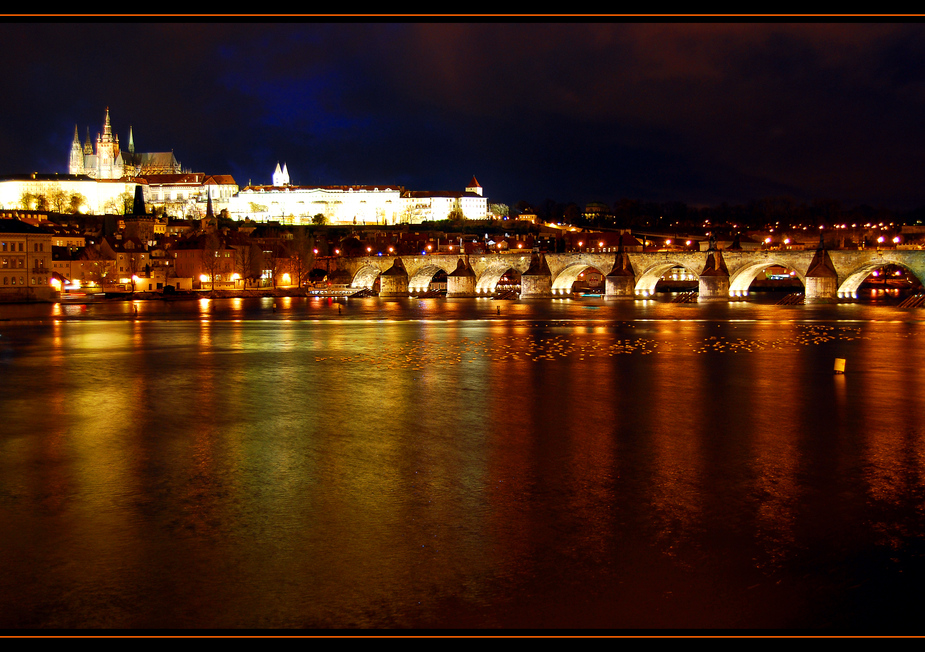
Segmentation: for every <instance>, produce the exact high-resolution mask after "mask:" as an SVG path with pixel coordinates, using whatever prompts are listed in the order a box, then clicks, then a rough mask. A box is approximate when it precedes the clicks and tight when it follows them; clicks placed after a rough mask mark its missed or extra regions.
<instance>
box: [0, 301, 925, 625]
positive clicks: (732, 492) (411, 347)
mask: <svg viewBox="0 0 925 652" xmlns="http://www.w3.org/2000/svg"><path fill="white" fill-rule="evenodd" d="M300 305H301V304H293V305H284V304H283V305H281V311H283V310H297V309H298V308H299V306H300ZM204 307H205V308H207V307H208V303H207V302H206V303H204V304H203V303H200V310H203V309H204ZM515 309H516V307H515V306H512V307H510V308H506V310H508V311H513V310H515ZM386 313H387V314H391V313H390V312H389V309H388V308H387V309H386ZM204 314H205V313H204ZM394 314H395V316H396V318H397V317H398V316H399V315H400V312H395V313H394ZM281 317H282V318H280V319H277V320H275V321H274V322H272V323H268V322H251V323H248V322H246V321H229V322H216V321H213V320H211V319H208V318H203V319H197V320H195V321H191V322H189V323H186V324H181V323H157V322H152V321H146V320H138V321H135V322H114V323H68V322H65V321H60V322H57V321H56V322H54V323H53V324H52V325H51V327H50V331H49V333H48V339H47V350H46V351H45V352H38V353H36V354H35V357H34V358H29V357H25V358H23V359H22V361H21V362H20V361H19V359H17V360H16V361H15V364H16V365H20V364H25V365H29V367H28V368H29V369H30V371H31V372H32V373H37V374H38V376H39V377H40V378H41V381H42V382H47V383H48V385H49V388H50V389H49V390H48V393H47V395H46V397H45V400H43V403H42V408H43V412H44V413H43V414H39V415H38V417H37V418H38V423H39V424H40V428H39V430H40V432H41V434H37V433H36V429H35V428H34V426H33V427H31V428H30V426H29V425H28V423H27V420H26V418H25V417H23V416H22V415H20V416H17V415H16V413H14V414H13V415H10V416H11V418H10V420H9V421H8V423H9V424H10V426H9V428H10V430H8V434H7V435H5V436H4V438H3V439H2V440H0V441H2V444H0V445H2V450H0V465H2V467H0V471H2V472H3V473H2V475H0V477H3V478H5V482H6V483H7V484H6V485H5V486H6V487H10V486H14V487H17V489H16V496H17V497H16V501H15V502H10V501H9V500H8V499H7V500H6V502H5V503H4V506H5V511H6V512H7V513H9V514H10V516H11V519H12V522H15V523H17V525H18V527H19V528H21V529H25V530H26V531H35V532H41V533H42V537H39V536H38V535H32V538H34V539H36V544H37V551H36V552H35V553H33V554H35V555H36V559H38V558H41V559H42V560H43V562H44V563H46V564H47V563H48V561H49V560H50V561H51V566H52V567H53V568H54V569H55V571H54V577H55V578H56V579H55V582H54V583H53V584H52V585H50V584H45V585H44V586H45V589H47V590H50V589H51V588H53V587H56V586H58V585H60V584H61V583H69V582H70V583H74V584H77V585H84V586H86V585H87V584H88V583H92V582H97V583H99V585H100V586H103V587H106V589H105V590H106V591H109V592H111V593H114V594H118V595H120V596H128V597H129V598H131V597H133V596H132V592H133V591H134V590H135V589H133V588H132V586H133V584H134V585H137V586H138V587H142V588H143V589H144V590H145V591H152V592H153V593H154V596H155V597H153V598H151V597H150V596H149V597H148V599H154V600H157V601H160V603H161V605H162V606H164V605H166V604H168V603H171V602H175V603H176V605H173V606H170V607H169V608H164V612H165V613H168V614H170V618H172V619H174V620H173V622H174V623H176V622H180V623H186V622H188V621H185V620H183V618H184V616H182V615H181V611H182V606H180V605H181V603H182V602H183V601H184V600H194V601H195V602H196V604H197V605H199V606H197V608H196V613H197V617H198V618H201V619H202V620H201V621H200V622H201V623H202V624H203V625H204V626H208V624H209V623H213V624H214V623H231V624H234V623H235V622H242V623H247V622H255V621H253V620H248V619H249V618H253V612H252V611H250V612H249V610H252V609H254V608H255V606H256V605H259V604H260V602H261V601H264V602H265V603H266V604H271V605H272V608H273V609H275V610H277V612H276V616H275V617H276V618H278V620H273V618H274V616H267V614H266V612H262V617H263V618H269V619H270V620H263V621H260V622H262V623H264V624H270V623H277V624H278V623H279V622H284V623H288V624H289V625H294V626H304V625H306V624H308V625H312V624H315V625H317V624H321V625H322V626H323V625H329V626H351V625H359V626H376V625H379V626H381V625H382V624H383V623H385V624H386V625H388V624H389V623H396V622H397V623H408V622H432V621H430V620H428V618H433V619H439V618H440V613H441V612H440V609H441V608H442V607H440V606H439V605H440V604H444V601H446V600H450V601H451V603H452V604H458V601H460V600H461V601H463V602H464V603H465V604H467V605H469V606H468V608H470V609H474V608H475V607H474V606H473V605H480V604H498V603H499V601H501V602H503V601H504V599H503V598H500V597H499V596H501V595H504V592H505V591H507V592H508V595H510V592H514V594H517V592H518V591H522V590H524V584H525V583H527V584H528V585H529V587H530V590H531V591H540V592H543V591H547V590H549V586H547V584H546V582H550V583H556V582H558V583H561V584H562V585H567V584H568V583H569V582H573V581H579V580H580V581H581V582H584V583H587V584H589V585H591V586H593V587H594V588H592V589H590V590H591V591H592V592H595V593H596V594H606V593H607V591H613V590H615V589H614V588H613V587H614V586H619V582H621V581H626V582H627V583H628V584H629V585H630V586H631V587H632V589H633V590H635V591H637V592H639V593H640V594H647V592H649V591H656V589H655V588H649V587H646V586H645V585H644V583H642V582H641V580H639V578H638V577H637V576H636V575H634V572H635V571H634V570H633V569H634V568H635V567H652V566H653V565H656V566H657V565H658V564H660V563H668V564H670V566H668V567H666V568H671V569H675V570H678V569H680V570H682V571H683V572H684V573H696V572H698V571H699V570H700V569H701V568H707V569H713V568H719V567H722V568H723V569H724V575H723V576H722V578H723V579H722V580H719V579H718V580H717V581H722V582H726V583H727V584H724V587H725V589H726V590H730V591H733V587H736V586H738V585H739V584H740V583H741V584H744V583H745V582H746V578H748V581H749V582H751V580H752V578H751V577H750V576H749V575H748V572H749V571H754V570H755V569H757V571H758V572H761V573H766V574H769V575H770V574H773V573H778V572H783V571H784V570H786V569H787V568H789V565H790V564H792V563H793V562H794V560H795V559H797V558H798V557H799V555H800V554H801V551H805V549H806V548H807V546H812V545H814V542H815V541H817V540H818V538H819V537H825V536H836V535H837V536H839V537H841V536H848V535H850V532H851V530H852V529H858V528H861V529H863V528H867V529H868V530H869V532H870V533H871V536H875V537H877V541H878V543H879V544H880V545H884V546H889V547H892V548H895V549H897V550H901V549H902V547H903V546H904V545H907V544H908V541H909V540H910V538H915V537H917V536H919V534H921V528H920V517H921V515H922V514H921V508H919V511H916V510H915V509H913V510H911V511H910V510H909V509H908V506H909V503H910V497H913V498H920V497H921V493H922V486H923V482H925V478H923V474H925V450H923V444H922V431H921V425H920V424H921V423H922V420H921V416H922V411H923V407H925V389H923V388H922V384H921V383H920V382H919V379H920V373H921V372H920V370H921V368H922V365H921V362H922V360H921V357H922V356H921V354H920V353H919V352H918V351H919V350H920V347H917V346H915V345H916V344H919V343H920V341H921V338H922V337H923V333H922V329H921V326H920V325H918V324H901V325H895V326H894V325H890V324H877V325H870V324H861V325H858V324H841V325H840V324H837V323H825V324H815V323H785V322H779V323H770V324H766V323H760V322H753V323H744V324H735V323H731V322H722V323H704V322H696V321H675V320H657V321H651V322H645V321H641V320H640V321H634V322H623V323H614V322H597V321H594V320H586V321H577V322H576V321H567V320H563V321H556V322H550V321H545V322H539V321H535V322H531V321H517V320H500V321H498V320H495V321H492V320H487V321H484V322H482V321H477V322H473V321H443V322H438V321H416V322H408V321H397V322H396V323H390V322H389V320H388V319H386V320H384V321H370V322H353V323H351V322H331V323H327V324H319V323H316V322H302V321H298V320H292V319H289V318H287V317H286V316H285V315H281ZM872 333H875V334H876V335H875V337H873V338H872ZM167 351H169V352H170V353H169V355H168V354H167V353H166V352H167ZM834 357H845V358H846V359H847V360H848V367H847V373H846V374H845V375H844V376H836V375H835V374H833V373H832V361H833V359H834ZM8 377H9V376H7V378H8ZM78 379H79V382H78ZM897 384H898V385H899V386H901V387H902V391H897V389H896V388H897ZM101 387H103V388H105V391H101ZM4 390H5V391H7V392H9V391H11V385H10V383H9V382H8V381H7V382H6V383H5V384H4ZM7 395H9V394H7ZM19 400H20V401H25V402H26V403H27V404H28V405H35V404H34V403H29V400H28V399H25V398H20V399H19ZM6 405H7V406H9V405H10V404H9V403H7V404H6ZM101 414H105V415H106V416H105V418H103V419H101V418H100V415H101ZM23 441H34V442H36V444H37V445H35V446H32V447H29V446H23V445H22V442H23ZM36 465H38V467H39V468H42V469H44V471H42V472H41V473H40V474H39V475H38V476H33V475H31V474H30V472H29V471H28V469H30V468H35V467H36ZM858 473H860V480H861V482H862V483H861V484H860V485H858V484H855V483H856V482H857V480H856V479H855V475H856V474H858ZM859 487H860V488H859ZM852 492H856V493H857V494H858V496H859V498H860V502H859V503H858V502H854V503H851V504H850V509H849V508H847V507H845V506H842V505H840V504H839V500H841V501H844V500H846V498H845V496H848V497H849V498H850V496H851V495H852ZM820 502H821V503H823V504H824V505H828V506H823V507H819V503H820ZM37 504H38V505H41V506H43V507H44V508H45V509H46V512H45V516H44V517H42V518H48V519H49V520H48V521H47V522H43V523H41V524H40V523H38V522H37V521H36V518H37V517H36V516H35V515H34V514H32V513H31V512H30V510H32V508H33V507H34V506H35V505H37ZM48 510H50V513H51V516H49V511H48ZM815 510H818V511H815ZM898 511H902V512H903V513H902V514H898V513H897V512H898ZM859 512H861V513H862V514H861V515H858V513H859ZM820 515H824V516H825V517H826V518H827V519H828V522H826V523H825V528H823V527H821V526H820V525H818V524H817V523H816V522H817V521H820V520H824V519H821V518H820ZM827 531H831V532H832V534H831V535H829V534H827V533H826V532H827ZM43 537H46V538H47V541H44V540H42V539H43ZM82 539H83V540H86V541H87V542H92V544H87V545H81V544H79V543H78V542H79V541H81V540H82ZM0 547H2V549H3V550H6V551H9V550H12V549H17V548H15V546H13V545H12V544H11V541H10V539H9V537H8V536H5V537H4V536H3V535H0ZM61 550H63V551H66V553H67V554H73V555H75V557H74V558H75V559H76V560H78V561H79V563H77V564H74V565H71V564H64V563H63V562H62V554H64V553H63V552H61ZM179 552H182V553H183V561H182V563H178V564H177V565H176V566H177V568H179V569H181V570H180V571H179V572H181V573H183V574H189V573H195V574H196V575H197V577H198V578H199V583H198V584H197V586H196V588H190V589H186V590H182V591H177V590H172V591H171V590H168V591H165V590H164V588H163V587H162V586H160V588H159V585H160V584H161V581H160V580H157V579H154V578H153V577H152V576H149V575H147V572H148V571H147V570H146V569H147V567H148V566H151V565H155V566H156V565H157V564H158V562H161V566H163V563H162V562H163V558H164V555H168V556H170V555H176V554H177V553H179ZM17 554H21V553H17ZM652 555H655V556H654V557H653V556H652ZM659 559H663V560H666V561H664V562H662V561H659ZM94 560H96V561H94ZM647 565H648V566H647ZM657 567H659V568H662V567H660V566H657ZM679 572H680V571H679ZM598 577H600V578H604V579H600V580H598V579H596V578H598ZM126 578H132V579H131V581H129V580H127V579H126ZM229 578H230V581H229ZM422 578H423V579H422ZM543 578H554V580H555V581H554V582H553V579H543ZM182 581H183V579H182V577H180V576H177V577H173V578H172V579H170V580H168V583H182ZM598 581H600V582H601V584H600V585H598V584H596V582H598ZM605 582H607V583H606V584H605ZM665 586H670V583H669V584H668V585H660V587H659V588H658V590H662V589H664V588H665ZM747 586H751V584H748V585H747ZM222 587H224V588H222ZM281 587H282V588H281ZM0 588H4V589H6V590H9V587H5V586H3V585H2V583H0ZM674 588H676V587H674ZM38 590H41V589H38ZM213 590H215V591H218V592H219V593H223V594H224V596H225V601H224V602H225V606H227V607H228V609H230V610H231V613H232V615H231V616H227V615H224V616H223V615H220V614H219V609H218V607H215V608H209V607H204V606H203V605H204V604H206V605H207V604H209V600H210V599H211V597H210V596H212V593H210V592H211V591H213ZM735 590H738V589H735ZM656 592H657V591H656ZM659 596H660V597H663V596H662V595H661V594H659ZM30 599H31V600H33V601H35V600H42V599H44V597H35V596H33V597H32V598H30ZM550 600H551V601H555V598H550ZM453 601H456V602H453ZM295 604H300V605H303V609H308V610H309V612H308V613H307V614H306V612H304V611H303V612H302V613H301V614H297V613H295V608H294V607H293V606H292V605H295ZM321 604H324V605H327V606H326V607H325V608H324V609H320V608H318V607H304V605H321ZM256 608H257V609H258V610H259V609H260V607H259V606H256ZM281 612H285V615H281ZM82 613H86V612H82ZM110 613H113V614H115V615H112V616H111V618H113V619H114V620H110V621H109V625H117V626H118V625H121V626H126V623H130V618H131V616H130V615H129V614H128V613H127V612H125V613H122V615H119V612H118V610H116V611H115V612H110ZM135 617H137V614H136V616H135ZM483 617H484V620H482V621H480V622H481V623H482V624H483V625H486V626H492V625H495V624H499V623H503V622H504V621H503V619H502V620H492V617H491V616H483ZM120 618H121V620H120ZM390 618H391V619H393V620H390ZM499 618H500V617H499ZM0 619H2V618H0ZM136 622H137V621H136ZM61 624H62V626H70V625H69V622H67V621H66V619H65V621H63V622H62V623H61ZM70 624H72V623H70ZM103 626H106V624H105V623H104V625H103Z"/></svg>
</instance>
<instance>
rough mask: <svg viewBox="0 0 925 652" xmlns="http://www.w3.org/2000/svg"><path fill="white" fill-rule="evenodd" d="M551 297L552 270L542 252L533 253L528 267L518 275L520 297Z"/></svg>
mask: <svg viewBox="0 0 925 652" xmlns="http://www.w3.org/2000/svg"><path fill="white" fill-rule="evenodd" d="M550 297H552V272H550V271H549V265H548V264H547V263H546V257H545V256H543V254H533V257H532V258H531V260H530V267H529V268H527V271H525V272H524V273H523V274H521V275H520V298H521V299H548V298H550Z"/></svg>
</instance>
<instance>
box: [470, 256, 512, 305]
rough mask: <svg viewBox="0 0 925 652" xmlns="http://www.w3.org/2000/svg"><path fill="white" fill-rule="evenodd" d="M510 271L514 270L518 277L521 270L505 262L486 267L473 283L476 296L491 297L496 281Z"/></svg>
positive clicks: (496, 284)
mask: <svg viewBox="0 0 925 652" xmlns="http://www.w3.org/2000/svg"><path fill="white" fill-rule="evenodd" d="M510 270H514V271H515V272H517V274H518V275H519V274H521V273H522V272H521V270H519V269H517V267H516V266H514V265H511V264H510V263H509V262H507V261H503V262H494V263H491V264H490V265H488V266H487V267H486V268H485V269H483V270H482V273H481V274H479V275H478V278H477V279H476V281H475V294H476V296H480V297H481V296H491V295H492V294H494V292H495V289H496V288H497V286H498V281H500V280H501V277H502V276H504V275H505V274H507V273H508V271H510Z"/></svg>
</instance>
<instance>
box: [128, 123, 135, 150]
mask: <svg viewBox="0 0 925 652" xmlns="http://www.w3.org/2000/svg"><path fill="white" fill-rule="evenodd" d="M128 153H129V154H134V153H135V141H134V140H133V139H132V125H129V127H128Z"/></svg>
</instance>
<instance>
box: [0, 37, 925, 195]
mask: <svg viewBox="0 0 925 652" xmlns="http://www.w3.org/2000/svg"><path fill="white" fill-rule="evenodd" d="M923 32H925V27H923V26H921V25H918V24H887V23H872V24H860V23H858V24H783V23H770V24H734V23H723V24H706V23H703V24H699V23H698V24H683V23H678V24H671V23H659V24H647V23H630V24H610V23H595V24H582V23H567V24H552V23H525V24H517V23H500V22H499V23H491V22H488V23H472V24H466V23H447V24H440V23H422V24H398V23H383V24H379V23H369V24H365V23H335V22H321V23H300V22H295V23H289V24H281V23H270V22H256V23H249V22H228V23H220V22H216V23H195V24H176V23H105V24H92V23H64V22H61V23H40V24H27V23H7V24H4V25H2V26H0V38H2V39H3V43H4V46H5V47H4V49H3V52H2V54H0V66H2V68H0V69H2V70H3V79H4V82H5V84H4V86H5V88H7V89H9V90H10V93H11V94H10V96H8V98H7V100H6V102H5V110H4V121H3V123H2V126H0V147H2V148H3V152H4V161H3V164H2V166H0V171H7V172H21V171H32V170H38V171H59V172H63V171H65V166H66V160H67V152H68V149H69V146H70V142H71V139H72V137H73V130H74V125H75V124H77V125H78V126H79V129H80V135H81V138H82V139H83V138H84V137H85V135H86V128H87V127H88V126H89V127H90V130H91V137H93V138H95V136H96V133H97V132H98V131H99V130H100V126H101V122H102V116H103V111H104V109H105V108H106V106H109V107H110V110H111V114H112V119H113V126H114V128H115V129H116V130H117V132H118V133H119V135H120V138H122V139H124V138H126V136H127V133H128V127H129V126H130V125H131V126H132V128H133V132H134V137H135V143H136V146H137V147H138V148H139V149H141V150H144V151H158V150H170V149H172V150H173V151H174V152H175V153H176V155H177V157H178V159H179V160H180V161H181V163H182V164H183V165H184V166H186V167H189V168H191V169H194V170H197V171H205V172H213V173H231V174H233V175H234V176H235V178H236V179H237V181H238V182H239V183H240V184H242V185H243V184H246V183H247V182H248V181H253V182H255V183H258V182H267V181H268V180H269V175H270V172H271V171H272V169H273V167H274V166H275V165H276V162H277V161H286V162H287V163H288V165H289V169H290V171H291V173H292V175H293V178H294V180H296V181H298V182H300V183H326V184H334V183H402V184H404V185H406V186H407V187H409V188H415V189H433V190H438V189H457V188H460V187H461V186H462V185H463V184H465V183H466V182H467V181H468V179H469V177H470V176H471V175H472V174H475V175H476V176H478V178H479V180H480V181H481V183H482V185H483V186H484V187H485V188H486V191H487V192H488V194H489V195H490V197H491V198H492V199H493V200H497V201H504V202H507V203H514V202H516V201H518V200H520V199H527V200H528V201H534V202H539V201H542V200H543V199H545V198H547V197H549V198H554V199H557V200H560V201H577V202H581V203H584V202H587V201H592V200H596V201H607V202H613V201H615V200H616V199H618V198H620V197H623V196H628V197H636V198H640V199H652V200H682V201H687V202H692V203H716V202H721V201H730V202H739V201H748V200H750V199H754V198H758V197H762V196H769V195H779V194H788V195H792V196H794V197H795V198H797V199H800V200H810V199H812V198H816V197H831V198H836V199H839V200H841V201H843V202H845V203H848V204H851V203H869V204H872V205H885V206H890V207H897V208H903V207H909V208H911V207H916V206H921V205H925V192H923V191H922V190H921V188H920V185H921V184H919V182H918V179H919V178H920V177H921V176H922V170H923V154H922V152H923V151H925V147H923V146H925V142H923V141H925V138H923V135H922V130H921V128H920V126H919V125H920V123H921V119H920V117H919V116H921V115H922V112H923V109H925V65H923V64H925V39H923V38H922V37H923V36H925V34H923Z"/></svg>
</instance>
